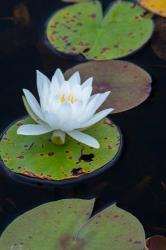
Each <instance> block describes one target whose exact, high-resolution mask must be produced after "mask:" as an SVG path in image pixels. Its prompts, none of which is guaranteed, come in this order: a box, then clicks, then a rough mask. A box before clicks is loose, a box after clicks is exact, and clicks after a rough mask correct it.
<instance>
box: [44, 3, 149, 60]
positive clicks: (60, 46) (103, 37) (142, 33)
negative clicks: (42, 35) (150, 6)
mask: <svg viewBox="0 0 166 250" xmlns="http://www.w3.org/2000/svg"><path fill="white" fill-rule="evenodd" d="M144 12H145V10H144V9H142V8H141V7H140V6H138V5H136V4H133V3H130V2H127V1H117V2H115V3H114V4H113V5H112V6H111V8H110V9H109V10H108V12H107V14H106V15H105V16H104V17H103V13H102V6H101V4H100V2H99V1H90V2H84V3H76V4H74V5H71V6H68V7H65V8H64V9H61V10H60V11H58V12H56V13H55V14H54V15H53V16H52V17H51V19H50V20H49V22H48V24H47V28H46V36H47V39H48V42H49V44H50V45H51V47H53V48H54V49H56V50H58V51H60V52H63V53H67V54H74V55H80V54H81V55H83V56H85V57H86V58H87V59H92V60H106V59H114V58H121V57H124V56H127V55H129V54H131V53H133V52H134V51H136V50H138V49H139V48H141V47H142V46H143V45H144V44H145V43H146V42H147V41H148V40H149V38H150V37H151V35H152V32H153V21H152V20H151V18H150V17H148V16H144Z"/></svg>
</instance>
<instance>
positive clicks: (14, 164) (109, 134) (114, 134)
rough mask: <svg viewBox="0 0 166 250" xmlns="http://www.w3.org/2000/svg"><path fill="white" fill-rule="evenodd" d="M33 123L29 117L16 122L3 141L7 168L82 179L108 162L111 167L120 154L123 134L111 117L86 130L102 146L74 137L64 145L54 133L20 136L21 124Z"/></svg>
mask: <svg viewBox="0 0 166 250" xmlns="http://www.w3.org/2000/svg"><path fill="white" fill-rule="evenodd" d="M31 123H34V122H33V121H32V120H31V119H30V118H29V117H28V118H25V119H22V120H20V121H18V122H16V123H14V124H13V125H11V126H10V127H9V128H8V130H7V131H6V132H5V134H4V135H3V137H2V139H1V142H0V155H1V158H2V160H3V162H4V163H5V165H6V167H7V168H8V169H10V170H12V171H13V172H15V173H19V174H23V175H27V176H30V177H36V178H39V179H48V180H54V181H55V180H56V181H59V180H65V179H71V178H78V177H80V176H83V175H88V174H90V173H92V172H94V171H96V170H98V169H100V168H102V167H103V166H105V165H106V164H107V163H108V165H109V166H111V164H112V163H113V162H114V161H115V158H117V156H118V155H119V153H120V149H121V144H122V138H121V134H120V132H119V129H118V128H117V127H116V126H115V125H114V124H113V123H112V122H111V121H110V120H109V119H104V120H102V121H101V122H99V123H98V124H96V125H94V126H92V127H90V128H88V129H87V130H86V132H87V134H90V135H92V136H94V137H95V138H96V139H97V140H98V141H99V143H100V145H101V146H100V148H99V149H94V148H90V147H88V146H86V145H83V144H81V143H79V142H77V141H75V140H73V139H72V138H70V137H67V140H66V143H65V144H64V145H55V144H53V143H52V142H51V140H50V137H51V134H50V133H48V134H45V135H41V136H24V135H17V128H18V127H19V126H20V125H22V124H31Z"/></svg>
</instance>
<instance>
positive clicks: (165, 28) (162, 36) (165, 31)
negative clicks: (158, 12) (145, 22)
mask: <svg viewBox="0 0 166 250" xmlns="http://www.w3.org/2000/svg"><path fill="white" fill-rule="evenodd" d="M155 25H156V26H155V33H154V36H153V39H152V48H153V51H154V52H155V53H156V55H158V57H160V58H161V59H163V60H166V18H162V17H158V18H157V19H156V20H155Z"/></svg>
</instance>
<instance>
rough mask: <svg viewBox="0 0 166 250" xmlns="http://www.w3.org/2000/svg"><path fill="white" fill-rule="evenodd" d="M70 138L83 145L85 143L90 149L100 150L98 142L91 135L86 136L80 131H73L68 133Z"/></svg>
mask: <svg viewBox="0 0 166 250" xmlns="http://www.w3.org/2000/svg"><path fill="white" fill-rule="evenodd" d="M67 134H68V135H69V136H71V137H72V138H73V139H75V140H76V141H79V142H81V143H84V144H86V145H88V146H90V147H93V148H99V147H100V145H99V143H98V141H97V140H96V139H95V138H93V137H92V136H90V135H87V134H84V133H82V132H80V131H78V130H73V131H71V132H68V133H67Z"/></svg>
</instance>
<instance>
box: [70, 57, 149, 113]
mask: <svg viewBox="0 0 166 250" xmlns="http://www.w3.org/2000/svg"><path fill="white" fill-rule="evenodd" d="M76 71H79V72H80V74H81V79H83V81H84V80H85V79H87V78H88V77H91V76H93V78H94V82H93V87H94V91H95V92H105V91H107V90H111V91H112V93H111V95H110V97H108V99H107V100H106V102H105V103H104V105H103V106H102V107H101V108H108V107H113V108H114V113H118V112H122V111H125V110H128V109H131V108H133V107H135V106H137V105H139V104H141V103H142V102H143V101H145V100H146V98H148V96H149V94H150V91H151V81H152V79H151V77H150V75H149V74H148V73H147V72H146V71H145V70H143V69H142V68H140V67H138V66H136V65H135V64H133V63H129V62H125V61H118V60H117V61H116V60H115V61H105V62H103V61H102V62H87V63H82V64H79V65H77V66H75V67H73V68H71V69H69V70H68V71H67V72H66V73H65V77H67V78H68V77H69V76H70V75H72V74H73V72H76Z"/></svg>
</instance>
